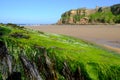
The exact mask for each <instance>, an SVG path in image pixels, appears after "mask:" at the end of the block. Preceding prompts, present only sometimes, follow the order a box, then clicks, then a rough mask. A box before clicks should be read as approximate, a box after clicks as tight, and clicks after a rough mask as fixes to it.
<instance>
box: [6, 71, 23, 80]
mask: <svg viewBox="0 0 120 80" xmlns="http://www.w3.org/2000/svg"><path fill="white" fill-rule="evenodd" d="M6 80H22V79H21V73H20V72H13V73H12V74H11V75H9V76H8V78H7V79H6Z"/></svg>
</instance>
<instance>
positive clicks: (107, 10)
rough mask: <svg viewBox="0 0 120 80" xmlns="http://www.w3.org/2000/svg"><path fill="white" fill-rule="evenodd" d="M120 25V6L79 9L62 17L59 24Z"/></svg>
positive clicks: (70, 11)
mask: <svg viewBox="0 0 120 80" xmlns="http://www.w3.org/2000/svg"><path fill="white" fill-rule="evenodd" d="M96 23H120V4H116V5H113V6H110V7H98V6H97V7H96V8H95V9H86V8H79V9H73V10H69V11H67V12H65V13H63V14H62V15H61V19H60V20H59V21H58V22H57V24H96Z"/></svg>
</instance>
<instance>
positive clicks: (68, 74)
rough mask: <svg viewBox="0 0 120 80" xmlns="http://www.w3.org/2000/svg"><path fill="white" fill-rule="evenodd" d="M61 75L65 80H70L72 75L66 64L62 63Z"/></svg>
mask: <svg viewBox="0 0 120 80" xmlns="http://www.w3.org/2000/svg"><path fill="white" fill-rule="evenodd" d="M62 73H63V76H64V77H65V78H66V80H72V73H71V71H70V68H69V67H68V65H67V63H66V62H64V64H63V70H62Z"/></svg>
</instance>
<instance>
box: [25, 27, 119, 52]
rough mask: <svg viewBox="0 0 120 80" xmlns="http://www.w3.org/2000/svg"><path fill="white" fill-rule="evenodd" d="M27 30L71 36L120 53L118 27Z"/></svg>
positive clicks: (37, 28)
mask: <svg viewBox="0 0 120 80" xmlns="http://www.w3.org/2000/svg"><path fill="white" fill-rule="evenodd" d="M27 28H30V29H34V30H39V31H43V32H49V33H56V34H64V35H68V36H73V37H76V38H80V39H83V40H87V41H91V42H94V43H96V44H99V45H102V46H105V47H107V48H109V49H112V50H114V51H117V52H120V25H40V26H29V27H27Z"/></svg>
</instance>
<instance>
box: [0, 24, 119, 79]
mask: <svg viewBox="0 0 120 80" xmlns="http://www.w3.org/2000/svg"><path fill="white" fill-rule="evenodd" d="M0 33H2V35H0V36H1V37H0V41H4V42H5V43H6V46H7V48H8V52H9V54H10V55H12V56H13V58H14V59H15V60H14V63H15V64H14V65H13V66H16V65H20V61H19V57H18V55H19V54H24V55H26V56H27V57H28V58H29V59H30V60H33V61H35V62H37V57H38V56H39V55H42V54H43V53H42V52H41V51H40V50H39V47H45V48H46V50H47V53H48V56H49V57H50V58H51V60H52V61H53V62H55V70H56V72H57V76H58V78H59V80H65V77H64V76H63V75H62V74H61V70H62V69H63V63H64V62H65V61H66V62H67V64H68V65H69V67H70V70H71V72H73V73H74V72H75V71H76V69H77V68H78V67H80V68H81V71H82V74H83V75H85V78H86V79H85V80H120V55H118V54H117V53H115V52H113V51H109V50H106V49H103V48H102V47H99V46H97V45H95V44H92V43H89V42H86V41H83V40H79V39H76V38H72V37H68V36H64V35H58V34H50V33H44V32H39V31H34V30H30V29H25V28H22V29H21V28H19V27H15V28H14V27H11V26H8V25H7V26H6V25H0ZM15 33H17V35H15ZM13 35H14V36H13ZM16 36H17V37H16ZM26 37H27V38H26ZM15 70H16V71H20V72H21V73H23V69H22V67H20V66H16V68H15ZM0 74H1V73H0ZM43 76H44V75H43ZM22 77H23V78H22V79H23V80H25V76H24V74H22ZM0 78H1V77H0ZM43 78H44V77H43Z"/></svg>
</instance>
